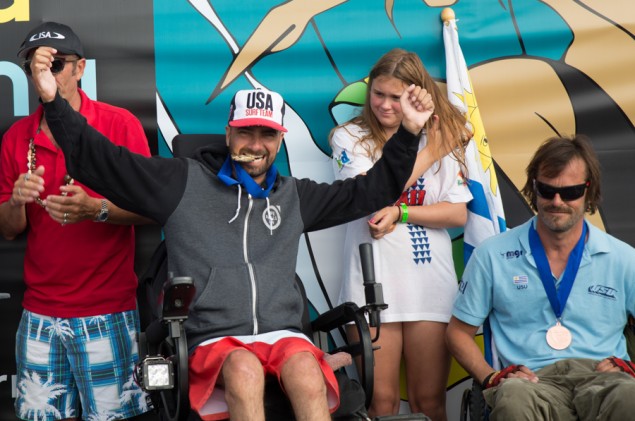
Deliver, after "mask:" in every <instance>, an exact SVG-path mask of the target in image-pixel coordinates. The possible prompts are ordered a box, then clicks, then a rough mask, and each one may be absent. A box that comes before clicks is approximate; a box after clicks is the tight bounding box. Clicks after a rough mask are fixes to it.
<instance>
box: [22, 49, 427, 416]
mask: <svg viewBox="0 0 635 421" xmlns="http://www.w3.org/2000/svg"><path fill="white" fill-rule="evenodd" d="M54 53H55V51H54V50H52V49H50V48H40V49H38V50H37V51H36V53H35V54H34V57H33V60H32V65H31V67H32V71H33V80H34V84H35V86H36V88H37V90H38V93H39V94H40V97H41V99H42V102H43V104H44V110H45V117H46V120H47V122H48V124H49V126H50V127H51V130H52V131H53V133H54V134H55V138H56V139H57V141H58V144H59V145H60V147H61V149H62V150H63V152H64V155H65V157H66V162H67V169H68V171H69V174H70V175H71V176H72V177H74V178H75V179H77V180H79V181H81V182H83V183H85V184H86V185H88V186H90V187H91V188H92V189H94V190H95V191H97V192H99V193H101V194H103V195H104V196H106V197H107V198H109V199H110V200H112V201H113V203H115V204H117V205H118V206H120V207H122V208H124V209H128V210H130V211H132V212H135V213H137V214H140V215H143V216H146V217H149V218H152V219H153V220H155V221H156V222H157V223H159V224H161V225H162V226H163V228H164V232H165V241H166V246H167V249H168V255H169V256H170V259H169V268H168V270H170V271H171V272H173V273H175V274H182V275H188V276H191V277H192V278H193V279H194V282H195V286H196V296H195V297H194V301H193V305H192V308H191V311H190V314H189V318H188V320H187V322H186V326H185V327H186V331H187V335H188V341H189V342H190V344H191V345H192V346H193V347H195V348H194V350H193V352H192V354H191V356H190V381H191V385H190V403H191V405H192V407H193V408H194V409H195V410H196V411H197V412H198V413H199V415H200V416H201V417H202V418H203V419H205V420H214V419H224V418H226V417H227V416H230V417H231V418H232V419H239V420H247V419H249V420H264V405H263V395H264V378H265V375H266V374H273V375H275V376H277V377H278V379H279V381H280V383H281V385H282V387H283V389H284V390H285V392H286V393H287V395H288V396H289V399H290V401H291V404H292V407H293V409H294V412H295V414H296V418H297V419H298V420H328V419H330V416H329V412H333V411H334V410H335V409H336V408H337V406H338V403H339V396H338V393H339V392H338V388H337V383H336V381H335V378H334V375H333V371H332V370H331V369H330V367H329V366H328V364H326V362H325V361H324V359H323V353H322V351H321V350H319V349H317V348H316V347H315V346H314V345H313V344H312V343H311V342H310V341H309V340H308V338H306V337H305V336H304V335H303V334H302V333H301V315H302V309H303V301H302V297H301V295H300V292H299V291H298V290H297V287H296V286H295V281H294V276H295V267H296V259H297V252H298V243H299V240H300V238H301V235H302V234H303V233H305V232H309V231H315V230H320V229H324V228H328V227H331V226H334V225H338V224H341V223H345V222H348V221H352V220H354V219H357V218H360V217H362V216H365V215H368V214H370V213H372V212H374V211H375V210H377V209H380V208H382V207H384V206H386V205H388V204H391V203H393V202H394V201H395V200H396V199H397V198H398V197H399V195H400V194H401V192H402V191H403V188H404V185H405V184H406V181H407V180H408V177H409V176H410V175H411V173H412V170H413V165H414V162H415V159H416V156H417V146H418V141H419V134H420V133H421V131H422V129H423V126H424V124H425V123H426V122H427V121H428V119H429V118H430V116H431V115H432V113H433V112H434V104H433V103H432V100H431V98H430V95H429V94H428V93H427V92H426V91H425V90H424V89H422V88H421V87H418V86H414V85H413V86H409V87H406V86H404V90H403V94H402V95H401V98H400V99H399V101H400V104H401V108H402V112H403V115H404V118H403V122H402V124H401V127H400V128H399V130H398V131H397V133H396V134H395V135H394V136H393V137H392V138H391V139H390V140H389V141H388V143H387V144H386V146H385V147H384V151H383V158H382V159H381V160H379V161H378V162H377V164H376V165H375V166H374V167H373V168H372V169H371V170H370V171H368V174H367V175H366V176H360V177H356V178H354V179H349V180H344V181H337V182H334V183H333V184H325V183H321V184H320V183H316V182H314V181H311V180H308V179H302V180H298V179H296V178H293V177H285V176H281V175H280V174H278V172H277V170H276V167H275V165H274V164H273V163H274V160H275V158H276V154H277V153H278V151H279V149H280V147H281V145H282V140H283V138H284V133H285V132H286V129H285V127H284V111H285V105H284V100H283V99H282V97H281V96H280V95H279V94H277V93H275V92H271V91H267V90H260V89H255V90H244V91H238V92H237V93H236V95H235V96H234V99H233V100H232V103H231V107H230V117H229V121H228V126H227V127H226V147H224V146H223V147H220V148H219V147H218V146H210V147H208V148H202V149H201V150H199V151H198V153H197V156H196V157H195V159H187V158H177V159H165V158H160V157H153V158H145V157H142V156H140V155H136V154H133V153H129V152H128V151H126V150H125V149H123V148H118V147H116V146H113V145H112V144H111V143H110V142H108V141H107V139H106V138H104V136H103V135H101V134H100V133H99V132H97V131H95V130H93V129H92V128H91V127H90V126H88V125H87V124H86V121H85V120H84V119H83V117H82V116H81V115H80V114H78V113H76V112H75V111H73V109H72V108H71V107H69V105H68V103H67V102H66V101H65V100H64V99H63V98H61V97H60V96H59V94H57V89H56V86H55V81H54V79H53V78H52V75H51V74H50V70H49V68H50V62H51V60H52V56H53V54H54Z"/></svg>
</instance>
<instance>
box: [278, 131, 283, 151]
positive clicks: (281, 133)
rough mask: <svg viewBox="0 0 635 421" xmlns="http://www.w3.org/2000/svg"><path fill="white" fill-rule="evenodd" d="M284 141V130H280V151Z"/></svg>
mask: <svg viewBox="0 0 635 421" xmlns="http://www.w3.org/2000/svg"><path fill="white" fill-rule="evenodd" d="M283 141H284V132H280V143H278V151H277V152H276V153H278V152H280V148H282V142H283Z"/></svg>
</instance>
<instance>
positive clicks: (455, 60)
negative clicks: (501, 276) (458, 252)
mask: <svg viewBox="0 0 635 421" xmlns="http://www.w3.org/2000/svg"><path fill="white" fill-rule="evenodd" d="M443 44H444V45H445V63H446V79H447V89H448V98H449V99H450V102H451V103H452V104H454V105H455V106H456V107H457V108H458V109H459V110H461V112H463V113H464V114H465V116H466V117H467V120H468V123H469V124H470V126H471V129H472V130H473V132H474V137H473V138H472V140H470V142H469V144H468V146H467V149H466V151H465V160H466V166H467V170H468V173H469V174H468V178H469V184H468V185H469V188H470V192H471V193H472V196H474V198H473V199H472V200H471V201H470V202H469V203H468V206H467V208H468V217H467V223H466V224H465V228H464V237H463V243H464V244H463V247H464V252H463V255H464V262H465V263H467V261H468V259H469V258H470V256H471V254H472V251H473V250H474V247H476V246H478V245H479V244H480V243H481V241H483V240H484V239H486V238H488V237H490V236H492V235H495V234H498V233H500V232H502V231H505V230H506V224H505V214H504V211H503V202H502V200H501V195H500V189H499V186H498V181H497V179H496V172H495V169H494V160H493V159H492V154H491V153H490V150H489V145H488V143H487V137H486V136H485V130H484V128H483V122H482V120H481V113H480V111H479V109H478V105H477V103H476V97H475V96H474V90H473V89H472V82H471V80H470V77H469V74H468V72H467V65H466V64H465V58H464V57H463V52H462V51H461V46H460V45H459V33H458V31H457V28H456V19H450V20H447V21H445V22H444V23H443Z"/></svg>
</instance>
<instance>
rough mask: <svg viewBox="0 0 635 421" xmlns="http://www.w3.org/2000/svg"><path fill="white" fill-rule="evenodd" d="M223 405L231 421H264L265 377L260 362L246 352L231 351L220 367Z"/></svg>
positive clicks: (241, 350) (242, 350)
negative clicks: (224, 404) (227, 409)
mask: <svg viewBox="0 0 635 421" xmlns="http://www.w3.org/2000/svg"><path fill="white" fill-rule="evenodd" d="M219 383H220V384H221V385H224V387H225V401H226V402H227V407H228V408H229V416H230V419H232V420H253V421H264V420H265V408H264V395H265V373H264V370H263V368H262V364H261V363H260V360H258V358H257V357H256V356H255V355H254V354H252V353H251V352H249V351H246V350H244V349H239V350H236V351H233V352H232V353H231V354H229V356H228V357H227V359H226V360H225V362H224V363H223V369H222V379H221V378H220V377H219Z"/></svg>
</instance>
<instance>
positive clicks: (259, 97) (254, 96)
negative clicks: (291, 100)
mask: <svg viewBox="0 0 635 421" xmlns="http://www.w3.org/2000/svg"><path fill="white" fill-rule="evenodd" d="M284 111H285V106H284V100H283V99H282V96H280V94H279V93H277V92H273V91H268V90H266V89H246V90H242V91H238V92H236V95H234V98H233V99H232V102H231V105H230V108H229V121H228V123H227V124H229V126H230V127H247V126H264V127H270V128H272V129H275V130H280V131H282V132H286V131H287V129H285V128H284Z"/></svg>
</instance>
